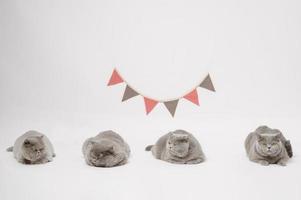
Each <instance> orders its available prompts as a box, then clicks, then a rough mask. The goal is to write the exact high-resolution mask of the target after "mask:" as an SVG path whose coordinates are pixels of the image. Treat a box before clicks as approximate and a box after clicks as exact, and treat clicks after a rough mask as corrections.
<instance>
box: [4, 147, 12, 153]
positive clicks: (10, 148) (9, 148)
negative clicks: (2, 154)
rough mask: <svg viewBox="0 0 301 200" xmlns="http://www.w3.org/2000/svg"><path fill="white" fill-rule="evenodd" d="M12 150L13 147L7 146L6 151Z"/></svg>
mask: <svg viewBox="0 0 301 200" xmlns="http://www.w3.org/2000/svg"><path fill="white" fill-rule="evenodd" d="M13 150H14V147H8V148H7V149H6V151H7V152H12V151H13Z"/></svg>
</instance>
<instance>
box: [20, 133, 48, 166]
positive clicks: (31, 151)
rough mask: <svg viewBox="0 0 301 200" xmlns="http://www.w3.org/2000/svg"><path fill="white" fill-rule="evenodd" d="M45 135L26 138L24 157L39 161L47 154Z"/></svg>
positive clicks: (23, 147) (23, 146) (23, 148)
mask: <svg viewBox="0 0 301 200" xmlns="http://www.w3.org/2000/svg"><path fill="white" fill-rule="evenodd" d="M42 138H43V136H36V137H29V138H26V139H25V140H24V142H23V145H22V150H23V151H22V152H23V157H24V158H25V159H26V160H29V161H32V162H34V161H37V160H39V159H41V158H43V157H44V156H45V155H46V151H45V144H44V142H43V140H42Z"/></svg>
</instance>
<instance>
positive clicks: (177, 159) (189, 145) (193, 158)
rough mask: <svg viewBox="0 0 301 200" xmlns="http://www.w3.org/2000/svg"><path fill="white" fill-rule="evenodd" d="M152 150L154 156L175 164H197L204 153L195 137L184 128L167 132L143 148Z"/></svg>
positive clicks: (201, 159) (203, 157)
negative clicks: (153, 143) (152, 143)
mask: <svg viewBox="0 0 301 200" xmlns="http://www.w3.org/2000/svg"><path fill="white" fill-rule="evenodd" d="M145 150H146V151H152V154H153V156H154V157H155V158H157V159H160V160H163V161H167V162H170V163H176V164H198V163H201V162H203V161H205V155H204V153H203V151H202V148H201V146H200V144H199V142H198V141H197V139H196V138H195V137H194V136H193V135H192V134H191V133H188V132H186V131H184V130H176V131H174V132H169V133H167V134H165V135H164V136H162V137H161V138H159V140H158V141H157V142H156V144H155V145H149V146H147V147H146V149H145Z"/></svg>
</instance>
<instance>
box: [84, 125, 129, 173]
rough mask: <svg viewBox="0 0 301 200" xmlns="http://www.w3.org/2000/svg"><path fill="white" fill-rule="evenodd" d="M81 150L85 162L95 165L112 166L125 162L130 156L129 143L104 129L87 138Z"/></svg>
mask: <svg viewBox="0 0 301 200" xmlns="http://www.w3.org/2000/svg"><path fill="white" fill-rule="evenodd" d="M82 152H83V154H84V157H85V160H86V163H87V164H88V165H91V166H95V167H114V166H120V165H124V164H126V163H127V161H128V158H129V156H130V148H129V145H128V144H127V143H126V142H125V141H124V140H123V139H122V137H120V135H118V134H117V133H115V132H113V131H104V132H101V133H99V134H98V135H97V136H95V137H92V138H88V139H87V140H86V141H85V142H84V145H83V148H82Z"/></svg>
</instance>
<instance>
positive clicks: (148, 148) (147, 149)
mask: <svg viewBox="0 0 301 200" xmlns="http://www.w3.org/2000/svg"><path fill="white" fill-rule="evenodd" d="M153 146H154V145H148V146H147V147H146V148H145V151H150V150H152V148H153Z"/></svg>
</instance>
